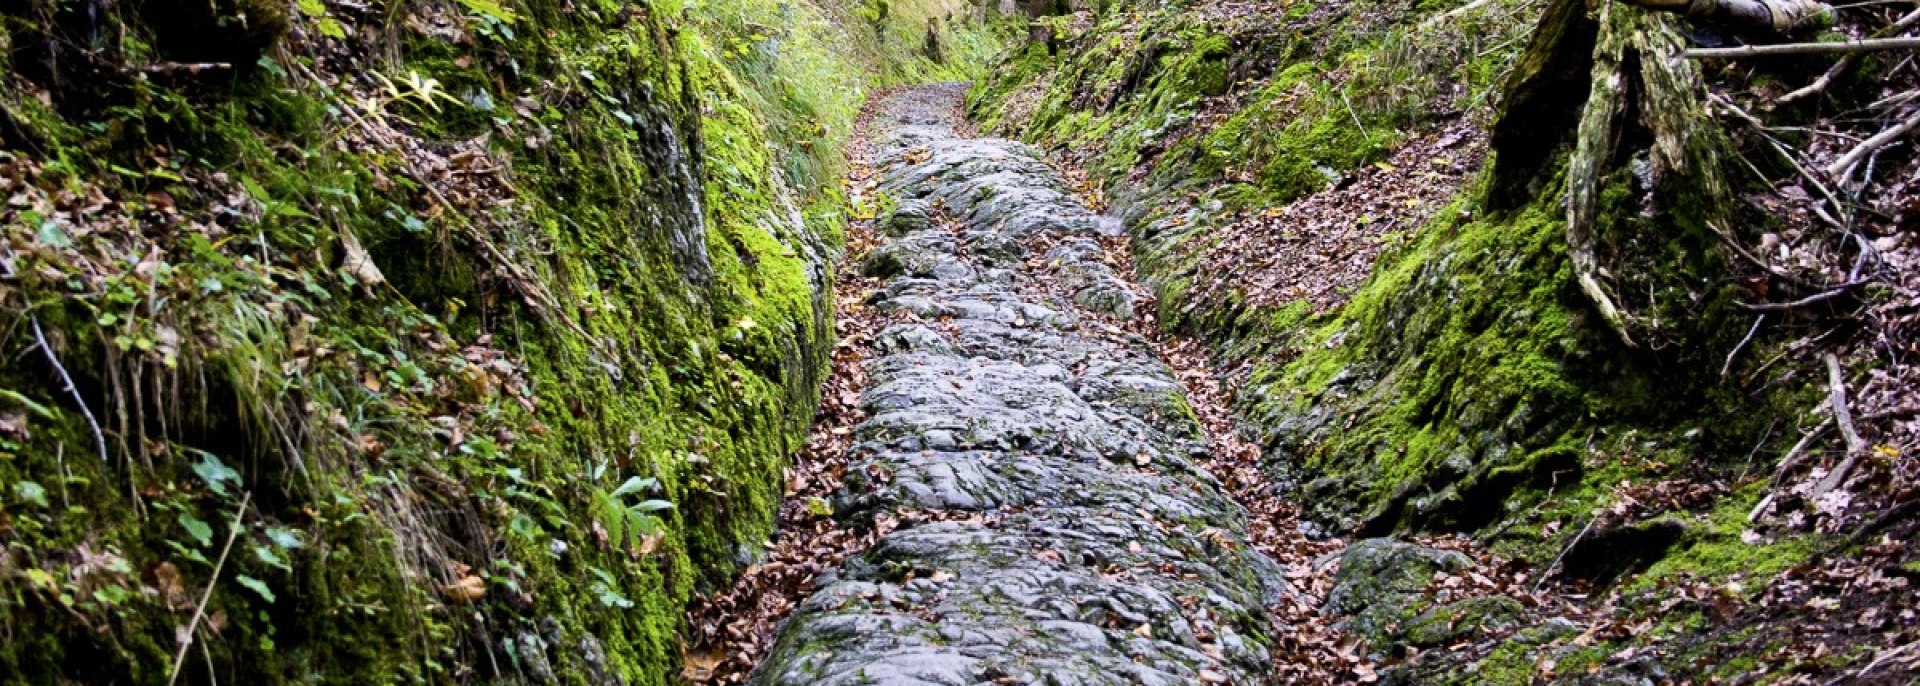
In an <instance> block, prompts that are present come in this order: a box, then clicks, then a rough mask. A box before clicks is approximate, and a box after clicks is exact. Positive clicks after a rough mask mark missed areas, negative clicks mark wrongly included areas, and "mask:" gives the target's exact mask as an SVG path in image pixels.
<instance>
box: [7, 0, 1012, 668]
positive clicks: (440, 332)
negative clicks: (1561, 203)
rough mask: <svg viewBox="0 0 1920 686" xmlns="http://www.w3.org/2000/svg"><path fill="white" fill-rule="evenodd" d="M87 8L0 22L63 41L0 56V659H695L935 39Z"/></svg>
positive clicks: (509, 16) (605, 19)
mask: <svg viewBox="0 0 1920 686" xmlns="http://www.w3.org/2000/svg"><path fill="white" fill-rule="evenodd" d="M81 4H86V3H58V4H57V5H58V6H54V5H51V4H49V5H48V6H47V7H44V8H41V9H46V10H48V11H45V12H41V11H35V8H36V7H39V6H38V5H35V4H33V3H29V4H28V5H27V6H26V7H25V8H24V9H19V10H18V11H16V9H17V8H16V9H7V10H5V13H4V15H3V16H0V27H3V28H4V30H5V32H6V33H5V36H4V38H5V41H4V42H5V43H6V44H7V45H9V46H14V45H30V46H49V45H51V46H56V47H53V48H46V49H42V48H41V47H34V48H33V49H27V50H21V51H13V50H9V51H7V52H6V54H7V55H8V56H9V58H10V59H20V60H23V61H26V62H31V63H32V64H31V67H30V68H15V69H10V70H9V71H8V73H7V76H6V80H5V81H4V82H0V111H4V115H5V116H4V122H5V126H4V127H0V129H3V130H0V141H4V152H0V178H4V184H5V188H6V192H7V193H8V194H9V195H10V197H12V198H14V202H12V203H11V204H9V206H8V209H7V210H6V212H5V222H4V233H3V234H0V246H5V251H6V252H5V257H4V261H5V264H6V273H7V275H8V278H7V280H6V281H5V282H4V283H0V301H4V302H5V303H6V307H5V308H4V314H0V331H3V332H4V338H0V346H3V347H4V349H5V350H6V351H7V360H8V362H7V363H6V364H5V365H4V366H0V419H4V420H5V422H4V426H3V427H0V542H3V543H4V545H5V553H4V554H0V579H5V580H6V583H5V584H3V585H4V587H5V588H7V589H8V590H7V591H6V592H5V593H4V594H3V595H0V615H4V621H0V624H4V625H5V626H6V627H8V628H7V629H6V633H7V634H8V635H9V636H13V637H18V638H21V639H23V640H13V639H9V640H6V641H4V642H0V645H3V646H4V647H0V674H5V675H6V676H5V677H0V680H6V681H9V683H11V682H13V681H19V682H22V683H52V682H55V681H60V680H63V679H65V680H75V681H81V682H88V683H96V682H97V683H106V682H119V683H162V682H166V681H167V680H168V679H169V675H170V673H171V672H172V671H174V670H176V669H179V670H181V671H182V672H183V674H182V675H181V680H182V681H183V682H193V683H198V682H201V681H206V680H207V679H209V678H218V679H219V680H220V681H222V682H242V683H316V682H318V683H401V682H414V683H427V682H432V683H450V682H474V681H503V682H522V681H530V680H531V681H547V680H556V679H557V680H561V681H566V682H568V683H635V684H665V683H672V682H675V681H676V680H678V679H679V672H680V668H679V638H678V634H679V631H680V630H681V628H682V626H683V623H684V619H683V615H682V613H683V610H684V607H685V603H686V601H687V600H688V598H689V597H691V595H692V594H693V593H694V592H695V591H696V590H697V589H699V588H702V587H709V586H712V585H714V584H717V583H722V582H724V581H725V580H726V579H727V578H728V576H729V574H730V572H731V571H732V570H733V569H735V568H737V567H738V566H740V565H743V564H747V563H749V562H750V561H751V560H752V559H753V557H754V555H755V554H756V553H755V551H756V550H758V547H759V545H760V544H761V543H762V542H764V541H765V540H766V539H767V538H768V537H769V536H770V535H771V534H772V531H773V517H774V512H775V508H776V506H777V504H778V501H779V499H780V497H781V492H782V490H781V489H782V486H783V484H784V480H783V479H782V469H783V467H784V465H785V462H786V460H787V456H788V455H789V454H790V453H791V452H792V451H793V449H794V448H796V447H797V446H798V445H799V444H800V442H801V440H803V436H804V432H805V430H806V427H807V426H808V424H809V421H810V417H811V413H812V411H813V407H814V397H815V394H816V393H817V392H818V386H819V382H820V378H821V375H822V374H823V372H824V363H825V355H826V352H827V350H828V344H829V337H830V335H831V334H830V332H831V327H830V324H829V322H828V320H827V318H828V313H829V311H830V310H829V308H828V307H827V300H826V298H827V297H828V293H829V292H830V288H829V287H828V286H829V281H830V278H831V274H830V272H829V266H828V265H829V264H830V262H831V260H832V257H833V254H834V251H835V250H836V249H837V248H836V243H837V241H838V237H839V226H838V224H839V222H840V221H841V220H840V212H839V205H840V196H839V194H838V191H837V188H836V186H835V180H836V179H837V178H838V176H839V168H840V165H841V164H842V162H841V159H840V152H839V148H840V146H841V144H842V143H843V142H844V139H845V136H846V134H847V132H848V131H850V130H851V128H852V119H853V117H854V115H855V113H856V109H857V106H858V103H859V100H860V98H861V97H862V91H863V89H865V88H867V87H871V86H875V85H878V84H880V83H883V82H885V81H887V80H888V79H897V78H904V77H903V76H900V74H921V73H934V70H933V69H932V68H931V67H928V66H926V65H924V64H918V62H917V61H918V60H919V58H917V57H915V55H916V54H917V50H916V46H906V47H903V48H901V49H898V50H893V49H887V48H884V47H883V46H880V45H877V44H873V43H857V42H856V43H848V42H847V41H845V40H843V38H844V36H845V35H847V34H848V33H849V29H850V27H849V26H848V25H846V24H845V23H843V22H840V21H838V19H837V17H838V16H839V14H840V13H841V12H843V11H845V10H846V8H845V7H842V6H840V5H838V4H835V3H771V2H769V3H746V4H742V3H729V4H726V6H725V7H712V6H702V7H698V8H691V9H689V8H686V7H682V6H681V3H677V2H654V3H638V4H634V3H616V2H599V1H593V2H571V3H561V2H550V1H547V0H527V1H525V2H514V3H495V2H487V1H464V0H463V1H462V2H459V3H436V2H417V3H415V2H407V3H392V4H389V5H387V6H383V7H382V8H381V9H379V10H377V11H376V10H374V9H372V8H370V7H369V6H367V5H365V4H363V3H348V2H338V3H336V2H326V1H319V2H300V3H297V4H295V5H292V6H291V7H290V8H289V7H288V6H286V5H277V4H272V3H258V2H251V0H247V1H241V2H215V3H211V4H209V3H199V4H200V6H201V7H203V8H204V10H205V11H204V12H202V11H201V10H200V9H195V8H187V9H186V10H184V11H182V12H178V13H171V14H166V13H161V12H160V11H159V9H160V6H161V5H164V4H165V3H152V2H149V3H143V4H140V5H139V8H144V9H143V11H138V12H133V11H129V12H115V13H108V14H97V13H96V14H95V15H88V14H86V13H85V12H84V11H82V9H84V8H79V7H77V6H78V5H81ZM189 4H192V3H189ZM895 4H896V5H897V6H899V7H898V9H901V10H902V11H905V12H906V13H907V14H916V13H917V14H916V16H918V15H924V14H925V13H928V12H933V11H937V10H938V8H939V7H940V6H941V5H940V3H937V2H926V3H921V2H896V3H895ZM89 6H91V5H89ZM160 14H166V16H164V17H162V16H158V15H160ZM768 27H779V28H778V30H774V29H770V28H768ZM851 28H854V29H858V30H859V31H861V32H863V33H864V32H865V31H867V29H866V28H865V27H864V26H853V27H851ZM922 28H923V26H914V27H912V30H913V31H916V32H917V31H919V30H921V29H922ZM968 30H971V29H968ZM190 35H191V36H196V37H197V38H195V39H189V38H188V36H190ZM915 35H916V36H917V33H916V34H915ZM214 37H217V38H219V40H213V39H212V38H214ZM50 38H51V39H54V40H49V39H50ZM195 40H199V41H201V42H200V43H196V42H194V41H195ZM981 40H984V39H981ZM770 44H775V45H777V46H778V48H777V49H775V48H774V47H773V45H770ZM848 44H852V45H854V46H856V47H857V48H859V49H861V50H864V52H860V53H858V54H857V55H856V59H851V60H840V61H836V60H831V59H826V58H825V57H824V56H826V55H828V54H830V53H831V52H832V51H834V50H838V49H841V48H842V47H844V46H846V45H848ZM80 45H84V46H88V52H87V56H86V59H81V60H72V59H67V58H69V57H72V56H73V54H74V53H73V52H72V51H71V50H70V49H69V46H80ZM212 50H219V51H224V52H221V53H219V54H214V53H213V52H207V51H212ZM896 58H898V59H906V60H910V61H916V64H913V65H903V66H898V67H897V68H896V67H895V66H891V62H892V60H894V59H896ZM183 60H216V61H229V60H230V61H237V62H242V63H243V64H238V65H235V64H197V63H193V64H189V63H182V61H183ZM8 66H9V67H15V66H19V65H18V64H9V65H8ZM957 68H958V67H954V69H957ZM941 73H945V72H941ZM69 377H70V378H71V379H72V383H73V388H72V389H70V390H69V389H68V384H67V379H68V378H69ZM230 537H231V538H230ZM229 540H231V544H230V545H229V543H228V541H229ZM203 597H204V598H205V599H206V601H205V610H206V612H204V613H196V612H195V610H196V608H197V606H198V605H200V603H201V599H202V598H203ZM196 615H198V616H199V617H200V619H199V620H198V624H197V625H195V627H194V628H195V631H194V632H193V633H192V636H193V638H194V642H193V645H192V646H191V650H190V652H188V653H186V657H187V659H185V660H179V661H178V662H176V649H177V646H178V645H179V644H178V643H177V642H176V639H177V637H178V636H181V635H185V634H186V628H187V626H188V625H189V624H190V623H192V622H193V621H194V620H193V617H195V616H196Z"/></svg>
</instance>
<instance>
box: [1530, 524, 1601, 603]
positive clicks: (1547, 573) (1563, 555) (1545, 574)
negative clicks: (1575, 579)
mask: <svg viewBox="0 0 1920 686" xmlns="http://www.w3.org/2000/svg"><path fill="white" fill-rule="evenodd" d="M1599 521H1600V516H1599V515H1597V514H1596V515H1594V516H1593V518H1592V519H1588V520H1587V525H1586V526H1583V527H1580V533H1577V534H1574V535H1573V540H1571V541H1567V547H1565V548H1561V549H1560V554H1559V555H1555V556H1553V562H1552V563H1551V564H1548V565H1547V568H1546V570H1544V571H1542V572H1540V581H1539V583H1536V584H1534V585H1533V590H1535V591H1538V590H1540V588H1541V587H1543V586H1545V585H1546V584H1547V579H1548V578H1550V577H1552V576H1553V570H1555V569H1558V568H1559V567H1560V561H1561V560H1565V559H1567V553H1570V552H1573V547H1574V546H1576V545H1580V539H1583V538H1586V537H1587V533H1588V532H1590V531H1593V525H1594V524H1595V523H1596V522H1599Z"/></svg>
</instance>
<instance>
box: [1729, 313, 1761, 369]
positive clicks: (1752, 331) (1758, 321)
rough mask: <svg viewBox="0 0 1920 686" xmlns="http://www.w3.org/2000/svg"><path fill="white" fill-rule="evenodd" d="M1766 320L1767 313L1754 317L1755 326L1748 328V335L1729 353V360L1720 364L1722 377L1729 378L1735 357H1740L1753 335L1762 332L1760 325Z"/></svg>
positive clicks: (1751, 340)
mask: <svg viewBox="0 0 1920 686" xmlns="http://www.w3.org/2000/svg"><path fill="white" fill-rule="evenodd" d="M1766 321H1767V315H1765V314H1762V315H1760V316H1758V317H1754V318H1753V328H1751V329H1747V336H1746V337H1745V338H1742V339H1740V343H1739V344H1738V345H1735V346H1733V351H1732V352H1729V353H1727V361H1726V362H1724V363H1722V364H1721V365H1720V378H1722V379H1724V378H1727V372H1729V371H1732V370H1733V358H1735V357H1739V356H1740V351H1741V350H1745V349H1746V347H1747V344H1748V343H1752V342H1753V335H1754V334H1756V333H1760V325H1761V324H1764V323H1766Z"/></svg>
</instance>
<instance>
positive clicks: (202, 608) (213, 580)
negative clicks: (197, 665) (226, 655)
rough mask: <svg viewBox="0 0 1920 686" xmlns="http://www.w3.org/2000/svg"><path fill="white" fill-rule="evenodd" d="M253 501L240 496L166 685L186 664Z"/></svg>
mask: <svg viewBox="0 0 1920 686" xmlns="http://www.w3.org/2000/svg"><path fill="white" fill-rule="evenodd" d="M251 502H253V493H252V492H248V493H247V494H246V495H245V496H243V497H241V498H240V510H239V511H237V512H235V513H234V514H233V526H232V527H230V528H228V529H227V542H226V544H225V545H222V546H220V559H219V561H216V562H214V563H213V576H212V577H210V578H208V579H207V590H206V591H205V592H203V593H201V594H200V604H199V605H196V606H194V608H193V619H191V620H188V621H187V632H186V638H185V639H183V640H181V641H180V649H179V651H177V652H175V653H174V654H173V672H172V673H171V674H169V675H168V676H167V686H173V683H174V682H176V681H179V680H180V668H181V667H182V666H184V665H185V664H186V660H187V649H188V648H191V647H193V631H194V629H197V628H199V626H200V618H201V617H204V616H206V614H207V601H209V600H213V589H214V587H215V586H217V585H219V583H220V570H221V569H222V568H224V567H226V566H227V553H230V552H233V539H236V538H239V537H240V527H241V525H242V522H241V520H242V519H244V518H245V517H246V516H247V504H248V503H251Z"/></svg>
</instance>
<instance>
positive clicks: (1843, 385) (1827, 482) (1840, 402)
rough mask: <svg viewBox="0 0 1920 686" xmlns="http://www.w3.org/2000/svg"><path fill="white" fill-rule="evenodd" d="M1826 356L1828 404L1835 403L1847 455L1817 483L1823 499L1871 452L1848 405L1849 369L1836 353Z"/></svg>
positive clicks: (1816, 493)
mask: <svg viewBox="0 0 1920 686" xmlns="http://www.w3.org/2000/svg"><path fill="white" fill-rule="evenodd" d="M1825 358H1826V361H1827V404H1828V405H1830V406H1832V407H1831V409H1832V410H1833V421H1834V423H1836V424H1839V425H1840V436H1841V438H1843V439H1845V440H1846V442H1847V457H1846V459H1844V460H1841V461H1840V466H1838V467H1834V468H1833V471H1832V472H1830V473H1828V474H1827V478H1825V479H1821V480H1820V485H1818V486H1815V487H1814V489H1813V499H1814V500H1819V499H1820V496H1823V495H1826V494H1827V492H1828V491H1831V490H1833V489H1835V488H1838V487H1839V486H1840V484H1842V483H1845V482H1846V480H1847V472H1850V471H1853V465H1854V464H1855V463H1857V462H1859V461H1860V456H1861V455H1865V454H1866V452H1867V442H1866V440H1865V439H1862V438H1860V430H1859V429H1857V428H1855V427H1854V425H1853V409H1852V408H1851V407H1849V406H1848V405H1847V379H1846V373H1845V372H1843V371H1841V369H1840V358H1838V357H1834V356H1833V353H1827V354H1826V355H1825Z"/></svg>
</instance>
